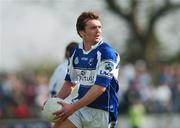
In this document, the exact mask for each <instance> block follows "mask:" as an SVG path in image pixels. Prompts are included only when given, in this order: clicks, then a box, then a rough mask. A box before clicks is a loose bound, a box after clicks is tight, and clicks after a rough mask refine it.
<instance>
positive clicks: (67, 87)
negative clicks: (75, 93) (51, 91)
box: [57, 81, 75, 99]
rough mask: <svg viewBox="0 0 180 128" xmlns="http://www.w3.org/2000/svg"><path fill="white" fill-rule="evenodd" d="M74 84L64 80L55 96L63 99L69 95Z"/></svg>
mask: <svg viewBox="0 0 180 128" xmlns="http://www.w3.org/2000/svg"><path fill="white" fill-rule="evenodd" d="M74 86H75V84H73V83H71V82H69V81H65V82H64V84H63V86H62V88H61V90H60V91H59V93H58V94H57V97H59V98H61V99H65V98H66V97H68V96H69V95H70V93H71V92H72V90H73V89H74Z"/></svg>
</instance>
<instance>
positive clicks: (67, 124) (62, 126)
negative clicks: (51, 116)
mask: <svg viewBox="0 0 180 128" xmlns="http://www.w3.org/2000/svg"><path fill="white" fill-rule="evenodd" d="M53 128H76V126H75V125H74V124H73V123H71V121H69V120H68V119H67V120H65V121H63V122H58V121H57V122H56V123H55V124H54V127H53Z"/></svg>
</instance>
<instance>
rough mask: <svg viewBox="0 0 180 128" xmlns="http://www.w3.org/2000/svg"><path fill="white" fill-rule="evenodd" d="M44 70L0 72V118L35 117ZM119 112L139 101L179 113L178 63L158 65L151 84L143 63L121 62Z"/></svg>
mask: <svg viewBox="0 0 180 128" xmlns="http://www.w3.org/2000/svg"><path fill="white" fill-rule="evenodd" d="M48 83H49V76H48V75H47V74H46V73H44V72H43V73H42V72H40V73H32V74H28V73H27V74H26V75H22V74H21V75H19V74H8V73H1V74H0V119H5V118H39V117H40V116H41V115H40V110H41V107H42V105H43V103H44V101H45V100H46V98H47V97H48V91H49V87H48ZM119 84H120V91H119V99H120V100H119V101H120V105H119V111H120V113H121V114H122V113H127V112H128V111H129V109H130V108H131V106H133V105H134V104H140V105H141V106H143V107H144V109H145V111H147V112H148V113H162V112H180V98H179V97H180V65H179V64H172V65H169V64H161V65H160V66H159V67H158V82H157V84H156V85H155V84H153V82H152V76H151V75H150V73H149V72H148V69H147V67H146V64H145V62H143V61H137V63H136V64H130V63H128V64H124V65H122V66H121V69H120V71H119Z"/></svg>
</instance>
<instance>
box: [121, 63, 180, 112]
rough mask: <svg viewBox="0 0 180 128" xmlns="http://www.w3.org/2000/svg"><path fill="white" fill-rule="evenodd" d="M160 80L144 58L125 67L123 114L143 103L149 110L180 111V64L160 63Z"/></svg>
mask: <svg viewBox="0 0 180 128" xmlns="http://www.w3.org/2000/svg"><path fill="white" fill-rule="evenodd" d="M157 69H158V71H157V82H156V84H154V83H155V82H153V77H152V76H151V75H150V73H149V72H148V69H147V66H146V63H145V62H144V61H142V60H139V61H137V62H136V63H135V64H134V65H132V64H125V65H123V66H122V67H121V70H120V75H119V83H120V90H121V91H120V93H119V95H120V109H119V111H120V113H124V112H125V113H126V112H128V110H129V109H130V108H131V106H133V105H134V104H137V103H138V104H139V103H140V104H142V105H143V106H144V108H145V110H146V112H147V113H164V112H180V98H179V97H180V65H179V64H171V65H170V64H160V65H158V68H157Z"/></svg>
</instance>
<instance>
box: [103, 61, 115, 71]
mask: <svg viewBox="0 0 180 128" xmlns="http://www.w3.org/2000/svg"><path fill="white" fill-rule="evenodd" d="M104 68H105V70H108V71H109V72H111V71H112V70H113V68H114V64H113V63H108V62H106V65H105V67H104Z"/></svg>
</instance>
